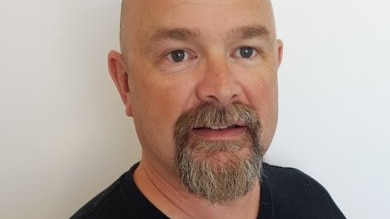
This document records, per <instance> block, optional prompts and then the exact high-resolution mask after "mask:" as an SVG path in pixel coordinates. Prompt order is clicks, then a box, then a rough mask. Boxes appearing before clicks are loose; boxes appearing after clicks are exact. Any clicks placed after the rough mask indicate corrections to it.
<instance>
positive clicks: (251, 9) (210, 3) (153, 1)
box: [121, 0, 275, 46]
mask: <svg viewBox="0 0 390 219" xmlns="http://www.w3.org/2000/svg"><path fill="white" fill-rule="evenodd" d="M225 8H227V9H228V10H225V11H224V10H223V9H225ZM240 10H241V11H240ZM216 11H217V13H219V14H220V15H221V16H213V14H215V12H216ZM205 17H210V19H209V20H205ZM243 17H244V18H245V17H250V18H251V19H253V18H258V19H257V21H260V22H261V23H248V24H244V25H259V24H260V25H263V26H265V27H266V28H267V29H268V30H269V32H270V35H271V36H274V35H275V30H274V29H275V25H274V18H273V12H272V5H271V1H270V0H123V5H122V16H121V45H122V46H124V45H125V44H127V43H125V41H129V40H130V41H133V40H134V39H135V38H137V37H139V35H140V32H142V31H143V30H147V29H148V28H151V27H153V26H154V27H158V28H198V27H197V26H196V25H201V28H200V30H201V31H202V28H212V26H213V25H214V26H216V27H219V26H221V25H222V26H223V25H225V24H226V22H228V23H229V24H230V23H231V24H232V25H233V23H234V22H237V21H239V20H243ZM202 19H203V20H202ZM164 22H165V23H164ZM164 25H166V26H164ZM233 28H234V27H233ZM141 35H142V34H141Z"/></svg>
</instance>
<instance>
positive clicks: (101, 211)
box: [70, 173, 126, 219]
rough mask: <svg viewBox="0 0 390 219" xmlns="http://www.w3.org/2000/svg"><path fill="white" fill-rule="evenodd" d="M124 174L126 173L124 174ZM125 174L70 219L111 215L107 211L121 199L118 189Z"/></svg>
mask: <svg viewBox="0 0 390 219" xmlns="http://www.w3.org/2000/svg"><path fill="white" fill-rule="evenodd" d="M125 174H126V173H125ZM125 174H123V175H122V176H121V177H120V178H119V179H118V180H116V181H115V182H114V183H113V184H112V185H110V186H109V187H107V188H106V189H105V190H104V191H102V192H101V193H99V194H98V195H96V196H95V197H94V198H93V199H91V200H90V201H89V202H87V203H86V204H85V205H84V206H83V207H82V208H80V209H79V210H78V211H77V212H76V213H75V214H74V215H73V216H72V217H70V218H71V219H81V218H83V219H84V218H105V217H106V216H109V214H110V213H111V212H110V211H111V210H109V209H112V206H113V205H115V204H116V203H121V201H118V199H120V198H121V195H120V187H121V184H122V183H123V181H124V178H125Z"/></svg>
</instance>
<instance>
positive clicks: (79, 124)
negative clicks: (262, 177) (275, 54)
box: [0, 0, 390, 219]
mask: <svg viewBox="0 0 390 219" xmlns="http://www.w3.org/2000/svg"><path fill="white" fill-rule="evenodd" d="M274 8H275V14H276V19H277V27H278V33H279V37H280V38H282V39H283V40H284V43H285V55H284V62H283V64H282V67H281V69H280V72H279V75H280V76H279V79H280V120H279V126H278V130H277V134H276V136H275V139H274V142H273V145H272V147H271V149H270V150H269V152H268V154H267V157H266V159H267V161H269V162H271V163H273V164H278V165H283V166H293V167H297V168H299V169H301V170H303V171H304V172H306V173H308V174H309V175H311V176H313V177H314V178H316V179H317V180H318V181H320V182H321V183H322V184H323V185H324V186H325V187H326V188H327V189H328V191H329V192H330V193H331V194H332V196H333V198H334V200H335V201H336V202H337V203H338V205H339V207H340V208H341V209H342V210H343V212H344V213H345V214H346V216H347V217H348V218H362V219H363V218H388V215H390V210H389V200H390V188H389V187H390V186H389V185H390V170H389V169H390V161H389V154H390V149H389V146H390V140H389V135H390V134H389V123H390V116H389V112H390V100H389V99H390V87H389V82H390V67H389V60H390V55H389V52H390V43H389V39H390V22H389V20H390V13H389V8H390V2H389V1H385V0H371V1H367V0H365V1H363V0H341V1H340V0H327V1H313V0H295V1H285V0H275V1H274ZM119 9H120V0H102V1H96V0H83V1H79V0H66V1H65V0H40V1H28V0H19V1H14V0H0V65H1V66H0V101H1V102H0V208H1V209H0V218H7V219H14V218H23V219H24V218H37V219H38V218H39V219H51V218H68V217H69V216H70V215H71V214H72V213H73V212H74V211H76V210H77V209H78V208H79V207H80V206H81V205H82V204H84V203H85V202H86V201H88V200H89V199H90V198H92V197H93V196H94V195H96V194H97V193H98V192H100V191H101V190H102V189H104V188H105V187H107V186H108V185H109V184H110V183H111V182H113V181H114V180H115V179H116V178H117V177H119V175H120V174H121V173H123V172H124V171H126V170H127V169H128V168H129V167H130V166H131V165H132V164H133V163H134V162H136V161H137V160H138V159H139V152H140V149H139V144H138V141H137V138H136V135H135V132H134V128H133V125H132V120H131V119H129V118H127V117H125V114H124V109H123V106H122V103H121V101H120V99H119V96H118V95H117V93H116V90H115V88H114V86H113V84H112V82H111V79H110V78H109V75H108V71H107V70H106V69H107V68H106V54H107V52H108V51H109V50H110V49H118V44H119V43H118V29H119V28H118V26H119Z"/></svg>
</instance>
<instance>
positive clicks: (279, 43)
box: [277, 40, 283, 68]
mask: <svg viewBox="0 0 390 219" xmlns="http://www.w3.org/2000/svg"><path fill="white" fill-rule="evenodd" d="M277 47H278V68H279V67H280V64H282V60H283V41H282V40H277Z"/></svg>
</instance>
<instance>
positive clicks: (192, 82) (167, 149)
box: [108, 0, 283, 218]
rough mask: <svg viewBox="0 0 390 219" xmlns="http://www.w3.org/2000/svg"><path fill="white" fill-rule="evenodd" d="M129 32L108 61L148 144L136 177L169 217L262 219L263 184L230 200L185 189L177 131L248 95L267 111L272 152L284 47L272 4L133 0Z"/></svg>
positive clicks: (221, 136) (229, 135) (266, 136)
mask: <svg viewBox="0 0 390 219" xmlns="http://www.w3.org/2000/svg"><path fill="white" fill-rule="evenodd" d="M249 27H250V28H249ZM167 30H169V31H168V32H167ZM172 30H174V31H172ZM178 30H179V31H178ZM183 30H184V31H183ZM248 30H252V31H248ZM253 30H255V31H253ZM264 30H266V31H265V32H266V34H264V33H262V31H263V32H264ZM183 33H185V34H183ZM251 33H252V34H251ZM253 33H254V34H253ZM121 39H122V41H121V46H122V54H120V53H118V52H116V51H111V52H110V53H109V56H108V62H109V70H110V74H111V77H112V79H113V81H114V83H115V85H116V87H117V88H118V91H119V93H120V96H121V98H122V101H123V103H124V105H125V109H126V114H127V115H128V116H131V117H133V119H134V123H135V127H136V131H137V135H138V138H139V140H140V143H141V145H142V158H141V162H140V165H139V166H138V168H137V169H136V172H135V175H134V178H135V182H136V184H137V186H138V187H139V189H140V190H141V191H142V193H143V194H144V195H145V196H146V197H147V198H148V199H149V200H150V201H151V202H152V203H153V204H154V205H155V206H156V207H157V208H159V209H160V210H161V211H162V212H163V213H164V214H166V215H167V216H169V217H170V218H255V217H256V215H257V214H258V210H259V206H258V203H259V199H260V185H259V183H258V182H257V183H256V184H255V186H254V187H253V189H252V190H251V191H249V192H248V193H247V194H246V195H244V196H243V197H241V198H239V199H237V200H235V201H232V202H229V203H223V204H211V203H210V202H208V201H207V200H203V199H201V198H198V197H196V196H194V195H192V194H189V193H188V192H187V191H186V189H185V188H183V186H182V185H181V183H180V182H179V180H178V178H177V172H176V168H175V165H174V153H175V152H174V149H175V142H174V138H173V134H174V126H175V123H176V121H177V119H178V118H179V116H180V115H181V114H183V113H184V112H186V111H188V110H190V109H193V108H194V107H196V106H199V105H200V104H202V103H205V102H212V103H215V104H217V105H219V106H228V105H230V104H231V103H233V102H234V101H241V102H242V103H245V104H247V105H249V106H251V107H252V108H253V109H255V111H256V113H257V114H258V116H259V118H260V121H261V123H262V125H263V138H262V147H263V150H264V151H266V150H267V149H268V147H269V145H270V144H271V141H272V138H273V136H274V133H275V129H276V124H277V108H278V103H277V99H278V94H277V70H278V68H279V65H280V62H281V59H282V50H283V49H282V48H283V46H282V43H281V41H280V40H277V39H276V33H275V25H274V18H273V13H272V6H271V3H270V1H269V0H224V1H217V0H175V1H169V0H132V1H129V0H127V1H125V2H124V5H123V14H122V34H121ZM243 47H250V48H253V50H251V51H253V52H254V54H253V55H252V56H251V57H250V58H243V57H242V56H241V55H240V51H241V50H240V49H241V48H243ZM176 50H183V51H184V54H185V58H184V60H183V61H181V62H178V63H176V62H174V61H173V60H172V56H171V54H172V53H171V52H172V51H176ZM198 137H199V138H205V139H209V140H231V139H235V138H238V137H240V133H238V132H234V131H233V132H232V131H229V132H224V131H221V132H218V133H215V132H213V133H211V132H210V133H207V130H206V132H205V134H204V135H200V136H198ZM220 156H223V155H220Z"/></svg>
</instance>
